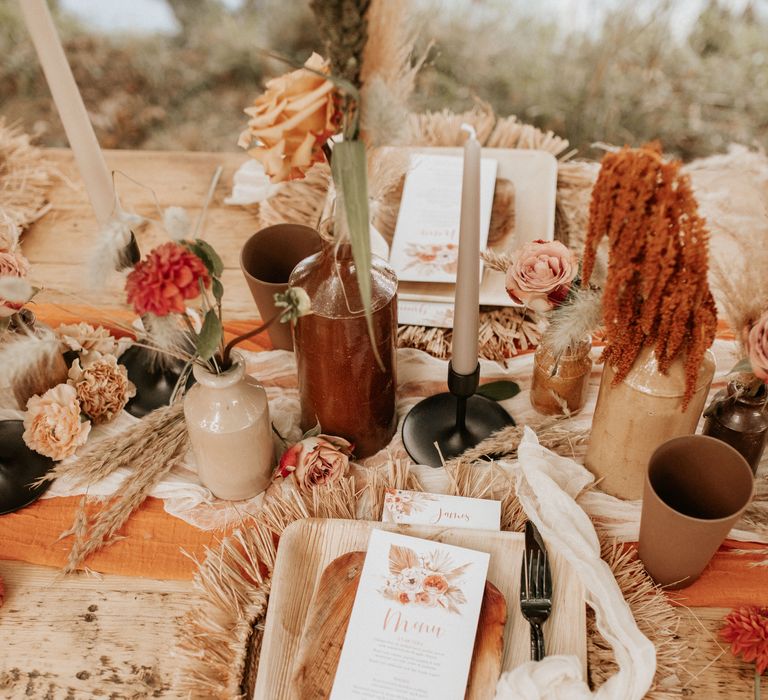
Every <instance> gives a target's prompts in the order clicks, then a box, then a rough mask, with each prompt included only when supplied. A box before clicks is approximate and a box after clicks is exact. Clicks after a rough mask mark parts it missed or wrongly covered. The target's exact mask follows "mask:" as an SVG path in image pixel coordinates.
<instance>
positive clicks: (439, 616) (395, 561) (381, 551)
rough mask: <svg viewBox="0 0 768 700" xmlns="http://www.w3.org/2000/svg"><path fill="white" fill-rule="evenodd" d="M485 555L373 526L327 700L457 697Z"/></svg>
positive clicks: (478, 603) (472, 634) (460, 697)
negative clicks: (377, 528) (329, 699)
mask: <svg viewBox="0 0 768 700" xmlns="http://www.w3.org/2000/svg"><path fill="white" fill-rule="evenodd" d="M489 559H490V555H488V554H487V553H485V552H477V551H474V550H471V549H465V548H463V547H455V546H453V545H448V544H443V543H441V542H434V541H431V540H422V539H418V538H416V537H408V536H406V535H400V534H398V533H394V532H387V531H385V530H373V531H372V532H371V536H370V540H369V542H368V551H367V554H366V557H365V563H364V564H363V569H362V572H361V573H360V583H359V586H358V589H357V594H356V596H355V602H354V606H353V608H352V615H351V617H350V620H349V627H348V628H347V633H346V637H345V639H344V645H343V647H342V650H341V658H340V660H339V665H338V669H337V671H336V676H335V679H334V683H333V689H332V691H331V695H330V698H331V700H351V699H352V698H355V700H399V699H401V698H402V699H403V700H463V698H464V695H465V692H466V687H467V679H468V677H469V669H470V664H471V661H472V651H473V648H474V642H475V633H476V631H477V623H478V618H479V615H480V606H481V604H482V600H483V592H484V589H485V581H486V576H487V573H488V563H489Z"/></svg>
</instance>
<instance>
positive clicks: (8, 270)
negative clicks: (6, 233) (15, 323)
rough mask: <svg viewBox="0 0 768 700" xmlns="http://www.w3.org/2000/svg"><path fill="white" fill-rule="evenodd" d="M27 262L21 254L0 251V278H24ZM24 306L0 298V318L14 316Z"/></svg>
mask: <svg viewBox="0 0 768 700" xmlns="http://www.w3.org/2000/svg"><path fill="white" fill-rule="evenodd" d="M28 273H29V261H28V260H27V259H26V258H25V257H24V256H23V255H22V254H21V253H13V252H10V251H0V277H26V276H27V274H28ZM22 306H24V304H21V303H19V302H14V301H8V300H7V299H3V298H1V297H0V318H3V317H5V316H11V315H13V314H15V313H16V312H17V311H18V310H19V309H21V307H22Z"/></svg>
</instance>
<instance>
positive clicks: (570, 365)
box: [531, 339, 592, 416]
mask: <svg viewBox="0 0 768 700" xmlns="http://www.w3.org/2000/svg"><path fill="white" fill-rule="evenodd" d="M591 349H592V343H591V342H590V340H587V339H585V340H583V341H582V342H580V343H579V344H578V345H576V346H575V347H573V348H569V349H568V350H567V351H566V352H564V353H562V354H561V355H560V356H559V357H557V356H556V355H555V353H553V352H552V349H551V348H550V347H549V346H548V345H547V344H546V343H541V344H540V345H539V346H538V347H537V348H536V352H535V353H534V355H533V376H532V378H531V404H532V405H533V407H534V408H535V409H536V410H537V411H538V412H539V413H543V414H544V415H547V416H556V415H562V414H564V413H567V414H573V413H578V412H579V411H580V410H581V409H582V408H583V407H584V403H585V401H586V399H587V386H588V384H589V374H590V372H591V371H592V358H591V357H590V356H589V352H590V350H591Z"/></svg>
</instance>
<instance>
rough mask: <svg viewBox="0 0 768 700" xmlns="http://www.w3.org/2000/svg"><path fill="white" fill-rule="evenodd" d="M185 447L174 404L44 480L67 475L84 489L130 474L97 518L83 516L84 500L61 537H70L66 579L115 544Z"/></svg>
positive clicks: (179, 415)
mask: <svg viewBox="0 0 768 700" xmlns="http://www.w3.org/2000/svg"><path fill="white" fill-rule="evenodd" d="M188 447H189V435H188V433H187V427H186V424H185V422H184V413H183V409H182V407H181V405H180V404H176V405H174V406H169V407H166V408H160V409H158V410H156V411H154V412H153V413H152V414H150V415H149V417H147V418H146V419H145V420H144V421H142V422H141V424H140V425H139V426H138V427H136V428H130V429H129V430H126V431H124V432H123V433H121V434H120V435H116V436H115V437H112V438H108V439H107V440H104V441H102V442H99V443H96V444H94V445H93V446H92V447H91V448H90V450H89V451H88V452H87V453H86V454H85V455H83V456H82V457H80V458H79V459H78V460H76V461H74V462H71V463H61V462H60V463H59V464H58V465H56V467H55V469H54V470H53V474H52V475H51V474H49V475H48V478H50V477H51V476H54V477H55V476H60V475H62V474H66V475H68V476H69V477H70V478H72V479H73V480H74V481H75V482H76V483H78V484H84V485H89V484H93V483H96V482H97V481H99V480H101V479H103V478H104V477H106V476H108V475H109V474H111V473H112V472H114V471H115V470H116V469H119V468H121V467H126V468H129V469H132V470H133V471H134V476H132V477H131V478H130V479H127V480H126V482H127V483H126V484H125V486H124V488H123V489H122V490H121V491H120V492H119V494H118V495H117V496H116V497H115V498H113V499H111V500H110V501H109V503H108V505H107V506H106V507H104V508H102V509H100V510H99V511H98V513H96V515H95V516H92V517H88V516H87V515H86V510H85V509H86V498H83V500H82V502H81V503H80V506H79V508H78V510H77V512H76V514H75V521H74V524H73V526H72V528H71V529H70V530H68V531H67V532H65V533H62V538H63V537H68V536H70V535H72V536H74V542H73V544H72V548H71V549H70V552H69V555H68V557H67V563H66V565H65V566H64V573H71V572H73V571H75V570H76V569H78V568H80V567H81V566H82V564H83V562H84V561H85V559H86V558H87V557H88V556H90V555H91V554H93V553H94V552H95V551H97V550H99V549H101V548H102V547H103V546H105V545H107V544H110V543H112V542H114V541H115V539H116V535H117V532H118V530H119V529H120V528H121V527H122V526H123V525H124V524H125V522H126V521H127V520H128V518H129V517H130V516H131V513H133V512H134V511H135V510H136V509H137V508H138V507H139V506H140V505H141V504H142V503H143V502H144V501H145V500H146V498H147V496H148V495H149V492H150V491H151V490H152V489H153V488H154V486H155V485H156V484H157V483H159V482H160V481H161V480H162V479H163V477H165V475H166V474H168V472H170V471H171V470H172V469H173V468H174V467H175V466H176V465H177V464H178V463H179V462H180V461H181V459H183V457H184V455H185V454H186V452H187V449H188Z"/></svg>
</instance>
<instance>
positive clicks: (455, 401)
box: [403, 363, 514, 467]
mask: <svg viewBox="0 0 768 700" xmlns="http://www.w3.org/2000/svg"><path fill="white" fill-rule="evenodd" d="M479 383H480V364H479V363H478V365H477V368H476V369H475V371H474V372H473V373H472V374H459V373H458V372H456V371H454V369H453V365H452V364H451V363H449V364H448V391H447V392H445V393H442V394H435V395H434V396H429V397H428V398H426V399H424V400H423V401H419V403H417V404H416V405H415V406H414V407H413V408H412V409H411V410H410V412H409V413H408V415H407V416H406V417H405V420H404V421H403V445H404V446H405V449H406V451H407V452H408V454H409V455H410V457H411V459H413V461H414V462H416V463H418V464H428V465H429V466H430V467H441V466H442V464H443V461H442V460H443V459H445V460H448V459H450V458H451V457H456V456H457V455H460V454H461V453H462V452H464V451H466V450H468V449H469V448H470V447H474V446H475V445H477V444H478V443H479V442H481V441H482V440H484V439H485V438H487V437H488V436H489V435H490V434H491V433H494V432H496V431H497V430H500V429H501V428H504V427H505V426H508V425H514V421H513V420H512V418H511V416H510V415H509V414H508V413H507V412H506V411H505V410H504V409H503V408H502V407H501V406H499V404H498V403H497V402H496V401H493V400H492V399H489V398H486V397H485V396H480V395H478V394H476V393H475V392H476V391H477V387H478V385H479ZM438 448H439V450H438ZM441 456H442V459H441Z"/></svg>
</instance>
